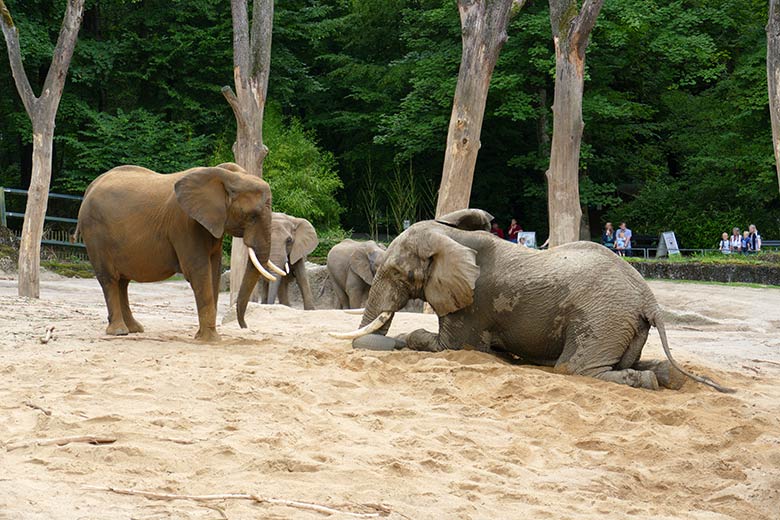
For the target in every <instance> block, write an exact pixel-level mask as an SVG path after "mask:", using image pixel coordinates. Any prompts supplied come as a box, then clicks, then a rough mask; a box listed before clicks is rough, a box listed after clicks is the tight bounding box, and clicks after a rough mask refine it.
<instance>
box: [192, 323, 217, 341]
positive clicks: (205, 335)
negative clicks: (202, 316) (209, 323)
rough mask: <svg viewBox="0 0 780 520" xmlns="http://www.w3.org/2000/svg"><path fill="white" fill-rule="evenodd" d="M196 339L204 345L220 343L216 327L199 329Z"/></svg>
mask: <svg viewBox="0 0 780 520" xmlns="http://www.w3.org/2000/svg"><path fill="white" fill-rule="evenodd" d="M195 339H196V340H198V341H202V342H203V343H216V342H217V341H219V339H220V336H219V333H218V332H217V329H216V327H206V328H200V329H198V332H197V334H195Z"/></svg>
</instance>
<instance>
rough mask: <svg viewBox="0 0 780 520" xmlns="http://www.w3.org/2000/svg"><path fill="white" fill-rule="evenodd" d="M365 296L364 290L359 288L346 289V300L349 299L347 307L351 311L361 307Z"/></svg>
mask: <svg viewBox="0 0 780 520" xmlns="http://www.w3.org/2000/svg"><path fill="white" fill-rule="evenodd" d="M367 296H368V294H367V292H366V290H365V289H364V288H363V287H361V286H357V285H354V286H352V287H348V288H347V298H349V307H350V308H351V309H359V308H361V307H363V305H364V304H365V301H366V297H367Z"/></svg>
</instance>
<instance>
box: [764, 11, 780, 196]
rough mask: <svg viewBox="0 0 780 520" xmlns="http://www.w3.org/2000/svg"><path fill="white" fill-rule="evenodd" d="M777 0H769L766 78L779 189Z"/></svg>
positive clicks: (779, 35)
mask: <svg viewBox="0 0 780 520" xmlns="http://www.w3.org/2000/svg"><path fill="white" fill-rule="evenodd" d="M777 3H778V0H769V22H768V23H767V25H766V79H767V85H768V87H769V117H770V119H771V121H772V148H773V149H774V151H775V168H776V170H777V183H778V188H779V189H780V9H779V8H778V5H777Z"/></svg>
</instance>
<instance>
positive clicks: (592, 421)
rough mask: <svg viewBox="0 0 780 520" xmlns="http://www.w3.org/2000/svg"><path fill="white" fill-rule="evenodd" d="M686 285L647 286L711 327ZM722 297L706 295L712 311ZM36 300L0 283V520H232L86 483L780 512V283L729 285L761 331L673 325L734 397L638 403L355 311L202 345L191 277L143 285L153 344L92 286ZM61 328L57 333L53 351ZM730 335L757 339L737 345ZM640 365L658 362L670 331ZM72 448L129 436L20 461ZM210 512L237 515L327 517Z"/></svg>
mask: <svg viewBox="0 0 780 520" xmlns="http://www.w3.org/2000/svg"><path fill="white" fill-rule="evenodd" d="M690 287H691V286H689V285H687V284H686V285H680V284H663V283H659V284H656V283H654V284H653V288H654V290H656V293H657V294H659V300H660V299H662V298H666V301H667V302H670V303H671V304H670V308H672V310H674V311H675V312H696V313H699V314H701V315H703V316H707V317H711V316H712V313H711V312H709V311H708V310H707V309H706V308H701V307H697V306H696V305H698V304H696V305H694V304H693V303H691V302H695V301H701V298H699V299H698V300H697V299H696V298H695V296H694V297H691V301H690V302H689V301H688V300H687V299H686V298H688V296H686V295H687V294H688V291H689V289H690ZM724 289H729V290H730V288H723V287H706V288H705V289H698V288H697V289H696V290H697V291H705V290H706V291H709V298H708V299H707V301H709V302H712V303H708V304H707V305H711V306H716V303H714V302H715V300H717V299H718V298H721V297H724V293H722V292H721V291H723V290H724ZM744 291H747V292H744ZM751 291H758V292H755V293H753V292H751ZM42 293H43V294H42V296H43V299H42V300H39V301H30V300H24V299H20V298H17V297H15V296H13V295H14V294H15V288H14V285H13V283H11V282H4V281H0V410H2V412H0V418H1V420H0V443H5V447H3V446H0V468H2V471H1V472H0V518H2V519H5V518H8V519H11V518H13V519H16V518H24V519H28V518H29V519H37V518H41V519H44V518H45V519H49V518H90V519H91V518H101V519H113V518H117V519H119V518H122V519H126V518H148V519H152V518H196V519H215V518H220V515H221V513H220V512H218V511H215V510H214V509H210V508H208V507H205V506H204V505H203V504H198V503H196V502H191V501H173V502H160V501H151V500H147V499H144V498H141V497H132V496H120V495H114V494H110V493H106V492H101V491H94V490H89V489H85V488H84V486H87V485H97V486H106V485H108V486H118V487H125V488H139V489H146V490H155V491H159V492H169V493H189V494H208V493H227V492H251V493H257V494H259V495H262V496H267V497H277V498H285V499H297V500H305V501H311V502H317V503H322V504H331V505H339V504H342V505H343V504H378V503H381V504H384V505H385V506H386V507H387V508H389V510H391V511H392V512H393V513H391V514H390V516H389V517H390V518H399V519H400V518H414V519H427V518H431V519H435V518H463V519H467V518H468V519H471V518H485V519H487V518H554V519H558V518H578V519H580V518H593V519H597V518H598V519H605V518H606V519H622V518H625V517H627V516H630V515H631V516H634V517H636V518H701V519H705V518H706V519H727V518H756V519H771V518H777V511H780V494H778V490H779V489H780V419H778V418H779V417H780V386H778V381H780V348H779V347H780V342H778V339H779V338H778V335H777V333H776V332H774V333H773V334H767V333H765V332H757V331H759V330H762V331H766V330H770V329H771V322H772V321H773V320H778V319H780V291H771V290H763V291H760V290H754V289H742V290H741V291H737V292H734V293H732V292H728V293H725V297H724V301H726V304H725V307H726V308H727V309H730V308H734V309H737V310H739V312H741V313H742V314H743V315H746V316H747V315H751V312H752V308H751V307H750V306H751V305H758V304H759V302H756V298H760V299H761V301H760V304H761V305H763V306H764V309H765V311H764V312H763V314H762V315H760V316H755V317H752V318H750V319H749V320H747V321H746V326H747V327H748V328H749V330H748V331H733V332H732V331H730V330H720V329H719V327H720V326H717V327H716V328H717V329H718V330H715V331H714V332H713V331H711V330H710V328H709V327H708V328H707V330H705V331H697V330H690V328H682V327H681V326H680V325H677V324H674V323H673V324H671V326H670V341H671V343H672V347H673V349H674V352H675V355H676V356H677V358H678V359H679V360H680V361H681V362H682V363H683V364H684V365H685V366H686V367H687V368H689V369H691V370H693V371H696V372H699V373H705V374H707V375H710V376H712V377H714V378H716V379H718V380H719V381H720V382H722V383H723V384H726V385H728V386H732V387H736V388H738V389H739V392H738V393H737V394H734V395H724V394H719V393H716V392H714V391H712V390H711V389H708V388H706V387H702V386H701V385H697V384H694V383H692V382H688V383H686V384H685V386H684V387H683V388H682V390H680V391H677V392H675V391H668V390H664V391H659V392H651V391H644V390H635V389H631V388H627V387H623V386H620V385H615V384H610V383H605V382H600V381H596V380H592V379H588V378H582V377H571V376H559V375H554V374H551V373H549V372H548V371H545V370H542V369H539V368H533V367H527V366H517V365H511V364H508V363H506V362H504V361H502V360H499V359H497V358H495V357H493V356H490V355H486V354H482V353H478V352H444V353H440V354H424V353H416V352H409V351H399V352H372V351H359V350H358V351H356V350H352V349H351V348H350V345H349V343H348V342H346V341H340V340H336V339H333V338H330V337H329V336H328V335H327V334H326V331H331V330H339V331H346V330H350V329H351V328H354V327H355V326H357V325H358V323H359V321H360V316H354V315H349V314H346V313H344V312H342V311H334V310H330V311H327V310H323V311H309V312H303V311H300V310H295V309H289V308H286V307H281V306H264V307H259V306H251V308H250V311H249V313H248V317H247V321H248V323H249V325H250V328H249V329H247V330H241V329H239V328H238V326H237V324H236V323H235V322H229V320H228V322H227V323H226V324H225V325H222V326H221V333H222V335H223V339H222V341H221V343H220V344H218V345H208V346H205V345H201V344H198V343H195V342H194V341H192V340H191V339H190V338H191V336H192V334H193V333H194V331H195V329H196V324H197V321H196V319H195V312H194V303H193V300H192V295H191V292H190V291H189V289H188V287H187V286H186V284H183V283H162V284H147V285H143V286H141V285H135V286H133V287H132V288H131V302H132V303H133V305H134V308H136V309H137V311H136V313H137V316H138V318H139V320H140V321H141V322H142V323H144V325H145V326H146V328H147V332H145V333H143V334H140V335H134V336H130V337H126V338H110V339H109V338H107V337H105V336H103V335H102V331H103V329H104V327H105V323H104V316H105V308H104V306H103V303H102V296H101V293H100V290H99V288H98V287H97V284H96V283H95V282H94V281H74V280H62V281H56V282H47V283H45V284H44V285H43V291H42ZM223 299H224V298H223ZM221 314H222V315H225V314H226V309H225V307H224V302H223V304H222V306H221ZM711 319H718V318H711ZM729 319H732V318H729ZM50 324H53V325H54V326H55V336H54V339H53V340H52V341H50V342H49V343H47V344H41V342H40V337H41V336H43V335H44V332H45V330H46V327H47V326H48V325H50ZM418 327H425V328H428V329H429V330H435V327H436V320H435V316H431V315H420V314H411V313H399V314H398V315H397V317H396V319H395V320H394V322H393V326H392V329H391V333H397V332H404V331H410V330H413V329H414V328H418ZM737 338H741V340H742V341H743V342H749V343H750V345H749V346H746V347H745V348H744V349H740V348H735V346H734V345H735V343H734V342H735V340H736V339H737ZM645 352H646V353H645V357H648V358H653V357H656V358H657V357H661V355H662V354H661V349H660V342H659V341H658V337H657V334H656V333H655V332H653V333H651V338H650V341H649V344H648V347H647V348H646V351H645ZM751 359H760V360H761V361H751ZM773 363H776V364H773ZM77 435H102V436H114V437H116V438H117V440H116V442H114V443H112V444H106V445H99V446H94V445H90V444H84V443H72V444H68V445H65V446H34V445H33V446H28V447H22V448H18V449H11V450H10V451H8V450H7V448H8V447H9V446H8V444H9V443H14V442H19V441H26V440H34V439H43V438H57V437H66V436H77ZM211 505H212V506H217V507H218V508H220V509H221V510H223V511H224V514H225V516H227V517H228V518H231V519H236V518H279V519H281V518H322V517H323V516H322V515H321V514H318V513H314V512H307V511H302V510H297V509H291V508H287V507H283V506H275V505H257V504H252V503H250V502H246V501H223V502H216V503H213V504H211ZM353 510H359V509H353ZM367 510H369V509H362V511H367ZM402 515H405V516H402ZM334 518H336V517H335V516H334Z"/></svg>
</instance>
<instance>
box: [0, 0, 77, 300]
mask: <svg viewBox="0 0 780 520" xmlns="http://www.w3.org/2000/svg"><path fill="white" fill-rule="evenodd" d="M83 12H84V0H68V3H67V6H66V8H65V16H64V17H63V20H62V27H61V28H60V34H59V37H58V38H57V45H56V46H55V48H54V55H53V57H52V62H51V66H50V67H49V72H48V73H47V74H46V80H45V82H44V84H43V89H42V91H41V95H40V96H39V97H36V96H35V94H34V93H33V90H32V87H31V86H30V82H29V80H28V79H27V73H26V72H25V70H24V65H23V64H22V56H21V52H20V48H19V31H18V30H17V28H16V26H15V25H14V21H13V18H12V17H11V13H10V12H9V11H8V8H7V7H6V6H5V2H4V1H3V0H0V25H2V29H3V36H4V37H5V43H6V46H7V47H8V59H9V62H10V64H11V73H12V74H13V77H14V82H15V84H16V90H17V91H18V92H19V97H21V98H22V103H23V104H24V109H25V110H26V111H27V115H28V116H29V117H30V121H31V122H32V130H33V154H32V164H33V166H32V178H31V181H30V188H29V190H28V194H27V207H26V209H25V212H24V215H25V216H24V224H23V225H22V237H21V242H20V245H19V296H26V297H29V298H38V297H40V265H41V237H42V236H43V224H44V220H45V218H46V205H47V203H48V200H49V184H50V183H51V161H52V149H53V144H52V143H53V139H54V118H55V117H56V116H57V108H58V107H59V104H60V99H61V98H62V89H63V88H64V86H65V77H66V76H67V74H68V67H69V66H70V60H71V57H72V56H73V49H74V48H75V46H76V38H77V37H78V33H79V27H80V26H81V17H82V14H83Z"/></svg>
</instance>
